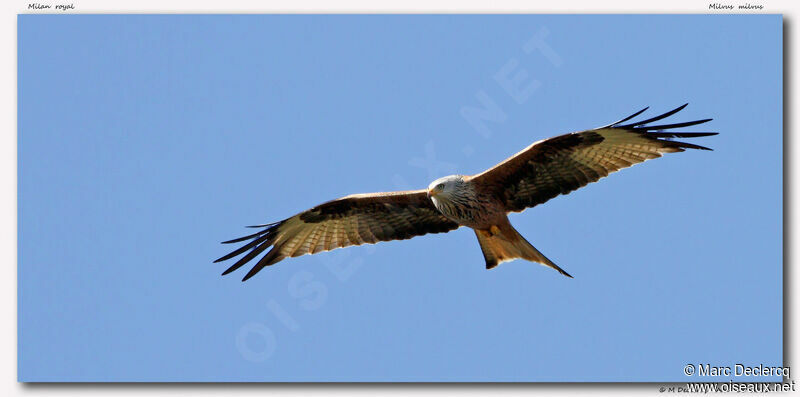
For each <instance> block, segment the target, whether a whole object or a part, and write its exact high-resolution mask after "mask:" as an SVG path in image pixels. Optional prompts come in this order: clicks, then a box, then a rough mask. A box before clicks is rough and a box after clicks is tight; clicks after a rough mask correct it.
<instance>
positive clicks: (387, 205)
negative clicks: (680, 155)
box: [214, 104, 717, 281]
mask: <svg viewBox="0 0 800 397" xmlns="http://www.w3.org/2000/svg"><path fill="white" fill-rule="evenodd" d="M684 107H686V104H685V105H683V106H680V107H678V108H676V109H673V110H671V111H669V112H667V113H664V114H662V115H659V116H656V117H652V118H649V119H646V120H642V121H630V120H632V119H633V118H635V117H636V116H638V115H640V114H641V113H643V112H644V111H645V110H647V109H648V108H644V109H642V110H640V111H638V112H636V113H634V114H633V115H631V116H628V117H626V118H624V119H622V120H620V121H617V122H615V123H611V124H608V125H606V126H603V127H600V128H596V129H592V130H586V131H580V132H573V133H570V134H565V135H560V136H556V137H553V138H549V139H544V140H541V141H538V142H535V143H533V144H532V145H530V146H528V147H527V148H525V149H524V150H522V151H521V152H519V153H517V154H515V155H513V156H511V157H509V158H508V159H506V160H505V161H503V162H501V163H500V164H497V165H496V166H494V167H492V168H490V169H488V170H486V171H484V172H482V173H480V174H477V175H450V176H446V177H443V178H439V179H437V180H435V181H433V182H431V184H430V185H429V186H428V188H427V189H421V190H410V191H400V192H385V193H366V194H353V195H350V196H346V197H342V198H340V199H336V200H333V201H328V202H327V203H323V204H320V205H318V206H316V207H314V208H311V209H309V210H306V211H303V212H301V213H299V214H297V215H294V216H292V217H290V218H287V219H284V220H282V221H280V222H275V223H270V224H264V225H256V226H250V227H252V228H259V229H261V230H259V231H258V232H256V233H254V234H251V235H248V236H244V237H240V238H237V239H233V240H230V241H224V242H223V244H230V243H239V242H244V241H248V240H250V241H248V242H247V243H246V244H245V245H244V246H242V247H240V248H238V249H237V250H235V251H233V252H231V253H229V254H227V255H225V256H223V257H221V258H219V259H217V260H216V261H214V262H215V263H216V262H221V261H225V260H228V259H231V258H234V257H236V256H238V255H241V254H245V255H244V256H243V257H242V258H240V259H239V260H238V261H237V262H236V263H234V264H233V265H232V266H230V267H229V268H228V269H227V270H225V272H223V273H222V274H223V275H226V274H228V273H231V272H233V271H235V270H236V269H238V268H240V267H242V266H243V265H245V264H246V263H248V262H250V261H251V260H253V259H254V258H256V257H257V256H259V255H260V254H261V253H262V252H264V251H265V250H266V249H267V248H271V249H270V250H269V252H267V253H266V254H265V255H264V256H263V257H261V258H260V259H259V260H258V262H256V264H255V266H253V267H252V268H251V269H250V271H249V272H248V273H247V274H246V275H245V276H244V278H243V279H242V281H245V280H247V279H249V278H250V277H253V275H255V274H256V273H258V272H259V271H260V270H261V269H263V268H264V267H266V266H270V265H274V264H275V263H277V262H280V261H281V260H283V259H285V258H289V257H296V256H301V255H306V254H316V253H318V252H323V251H330V250H333V249H336V248H342V247H347V246H351V245H361V244H374V243H377V242H379V241H390V240H405V239H409V238H412V237H415V236H421V235H424V234H428V233H444V232H449V231H451V230H455V229H457V228H459V227H461V226H466V227H469V228H472V229H473V230H474V231H475V236H477V238H478V244H479V245H480V247H481V251H482V252H483V257H484V260H485V261H486V268H487V269H491V268H494V267H495V266H497V265H498V264H499V263H502V262H506V261H510V260H513V259H516V258H521V259H525V260H528V261H532V262H537V263H540V264H542V265H544V266H548V267H551V268H553V269H555V270H557V271H558V272H559V273H561V274H563V275H564V276H567V277H570V278H571V277H572V276H570V275H569V274H568V273H567V272H565V271H564V270H563V269H561V268H560V267H558V266H557V265H556V264H555V263H553V262H552V261H551V260H550V259H547V257H545V256H544V255H543V254H542V253H541V252H539V250H537V249H536V248H534V246H533V245H531V243H529V242H528V241H527V240H525V238H524V237H522V235H520V234H519V232H517V230H516V229H514V227H513V226H511V223H509V221H508V217H507V215H508V213H510V212H519V211H522V210H524V209H526V208H530V207H535V206H537V205H539V204H542V203H544V202H546V201H548V200H550V199H551V198H554V197H556V196H558V195H560V194H568V193H570V192H572V191H573V190H576V189H578V188H580V187H583V186H586V184H588V183H590V182H596V181H597V180H599V179H600V178H603V177H605V176H607V175H608V174H610V173H612V172H615V171H617V170H620V169H622V168H626V167H630V166H631V165H634V164H637V163H641V162H643V161H645V160H649V159H654V158H657V157H661V155H662V153H674V152H682V151H684V150H685V149H702V150H711V149H709V148H707V147H703V146H699V145H695V144H692V143H686V142H679V141H675V140H673V138H696V137H702V136H709V135H716V134H717V133H716V132H672V130H674V129H676V128H682V127H689V126H693V125H698V124H702V123H705V122H707V121H710V120H711V119H703V120H696V121H688V122H683V123H674V124H658V125H653V123H655V122H656V121H659V120H662V119H665V118H667V117H669V116H672V115H673V114H675V113H677V112H679V111H681V110H682V109H683V108H684Z"/></svg>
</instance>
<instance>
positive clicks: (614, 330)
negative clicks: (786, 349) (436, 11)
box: [18, 15, 783, 382]
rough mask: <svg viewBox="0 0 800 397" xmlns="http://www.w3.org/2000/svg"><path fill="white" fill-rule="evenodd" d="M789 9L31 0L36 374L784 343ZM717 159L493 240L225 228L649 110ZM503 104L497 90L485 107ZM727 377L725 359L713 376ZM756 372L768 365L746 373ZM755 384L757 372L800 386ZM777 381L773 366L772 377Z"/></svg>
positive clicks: (352, 365)
mask: <svg viewBox="0 0 800 397" xmlns="http://www.w3.org/2000/svg"><path fill="white" fill-rule="evenodd" d="M781 35H782V20H781V17H780V16H727V15H726V16H723V15H717V16H685V15H684V16H674V15H673V16H610V15H603V16H500V15H498V16H255V15H253V16H214V15H202V16H199V15H196V16H179V15H164V16H128V15H81V16H63V15H62V16H54V15H22V16H20V17H19V54H18V55H19V85H18V88H19V157H18V158H19V189H18V191H19V269H18V277H19V288H18V289H19V318H18V324H19V373H18V377H19V380H22V381H310V380H318V381H675V382H684V381H691V380H695V381H697V380H703V379H712V378H698V377H697V376H696V375H695V376H693V377H687V376H685V375H684V373H683V371H684V367H685V366H686V364H694V365H698V364H710V365H712V366H729V367H734V365H735V364H737V363H741V364H744V365H746V366H757V365H759V364H763V365H765V366H775V365H780V364H781V363H782V348H783V343H782V339H783V335H782V316H781V313H782V303H781V298H782V270H781V258H782V248H781V240H782V220H781V219H782V198H781V197H782V186H781V180H782V172H781V164H782V124H781V123H782V109H781V107H782V100H781V97H782V79H781V74H782V61H781V57H782V55H781V54H782V53H781V48H782V43H781ZM685 102H689V103H690V104H689V106H688V107H687V108H686V109H685V110H684V111H683V112H681V113H679V114H678V115H676V116H673V118H671V119H670V120H672V121H674V122H679V121H689V120H695V119H699V118H706V117H711V118H714V121H712V122H710V123H707V124H705V125H702V126H699V127H694V129H690V130H694V131H709V130H710V131H718V132H720V135H718V136H714V137H708V138H701V139H699V140H697V141H693V142H695V143H699V144H701V145H706V146H710V147H712V148H714V150H715V151H713V152H699V151H692V152H686V153H679V154H674V155H667V156H666V157H664V158H661V159H658V160H655V161H649V162H647V163H645V164H641V165H637V166H635V167H633V168H630V169H625V170H622V171H621V172H619V173H616V174H613V175H611V176H610V177H608V178H606V179H603V180H601V182H600V183H596V184H591V185H589V186H587V187H585V188H583V189H581V190H579V191H577V192H573V193H572V194H570V195H568V196H561V197H558V198H556V199H553V200H551V201H550V202H548V203H546V204H545V205H542V206H539V207H536V208H534V209H529V210H527V211H526V212H524V213H521V214H513V215H511V217H510V218H511V221H512V223H513V224H514V225H515V226H516V228H517V229H518V230H519V231H520V233H522V235H524V236H525V237H526V238H527V239H528V240H529V241H530V242H531V243H533V245H535V246H536V247H537V248H538V249H539V250H541V251H542V252H543V253H544V254H545V255H547V256H548V257H549V258H550V259H552V260H553V261H554V262H555V263H557V264H558V265H560V266H561V267H563V268H564V269H565V270H566V271H568V272H569V273H571V274H572V275H573V276H575V278H574V279H568V278H566V277H563V276H561V275H559V274H558V273H557V272H555V271H553V270H552V269H548V268H545V267H542V266H539V265H536V264H533V263H530V262H525V261H514V262H509V263H504V264H501V265H500V266H499V267H498V268H496V269H494V270H491V271H487V270H486V269H485V268H484V260H483V256H482V254H481V251H480V249H479V247H478V243H477V241H476V239H475V236H474V234H473V233H472V232H471V231H470V230H468V229H465V228H462V229H459V230H457V231H454V232H451V233H448V234H436V235H428V236H423V237H417V238H414V239H412V240H407V241H401V242H391V243H381V244H377V245H374V246H363V247H354V248H348V249H345V250H337V251H334V252H330V253H324V254H320V255H313V256H304V257H300V258H293V259H290V260H285V261H283V262H280V263H278V264H277V265H276V266H273V267H271V268H267V269H265V270H263V271H262V272H261V273H259V274H258V275H257V276H256V277H254V278H252V279H250V280H249V281H247V282H246V283H242V282H241V281H240V280H241V278H242V276H244V274H245V273H246V270H245V269H242V270H240V271H238V272H236V273H234V274H232V275H229V276H225V277H220V273H221V272H222V271H223V270H225V268H227V264H226V263H221V264H213V263H212V261H213V260H214V259H216V258H218V257H220V256H222V255H224V254H226V253H227V252H229V250H230V249H231V248H232V247H230V246H223V245H220V244H219V242H220V241H223V240H227V239H231V238H235V237H239V236H242V235H244V234H245V233H248V232H252V230H251V229H244V228H243V226H245V225H251V224H257V223H267V222H272V221H278V220H281V219H284V218H286V217H289V216H291V215H293V214H295V213H297V212H299V211H302V210H305V209H307V208H310V207H312V206H314V205H316V204H318V203H321V202H323V201H327V200H330V199H334V198H337V197H340V196H344V195H347V194H351V193H361V192H375V191H389V190H399V189H406V188H422V187H425V186H427V185H428V183H429V182H430V181H432V180H433V179H436V178H438V177H440V176H444V175H448V174H452V173H462V174H472V173H477V172H480V171H482V170H484V169H485V168H488V167H490V166H492V165H494V164H495V163H497V162H499V161H501V160H503V159H505V158H506V157H508V156H510V155H512V154H514V153H516V152H517V151H519V150H521V149H522V148H524V147H525V146H527V145H529V144H530V143H532V142H534V141H536V140H539V139H543V138H547V137H550V136H554V135H558V134H562V133H566V132H570V131H576V130H581V129H589V128H593V127H598V126H601V125H604V124H607V123H610V122H612V121H616V120H618V119H620V118H623V117H625V116H627V115H629V114H631V113H633V112H635V111H637V110H639V109H641V108H643V107H644V106H650V107H651V110H650V111H649V112H648V113H647V114H646V115H645V116H647V115H651V116H652V115H655V114H658V113H657V112H663V111H667V110H670V109H672V108H674V107H676V106H678V105H681V104H683V103H685ZM481 109H483V110H481ZM713 379H726V380H727V379H729V377H723V378H713ZM736 379H737V380H745V379H743V378H736ZM775 379H776V378H774V377H772V378H766V379H765V378H759V379H757V380H761V381H763V380H775ZM750 380H752V378H750Z"/></svg>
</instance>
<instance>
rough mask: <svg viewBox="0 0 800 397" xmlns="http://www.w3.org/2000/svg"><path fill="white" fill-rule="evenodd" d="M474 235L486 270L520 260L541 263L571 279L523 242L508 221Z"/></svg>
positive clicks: (531, 246) (477, 231)
mask: <svg viewBox="0 0 800 397" xmlns="http://www.w3.org/2000/svg"><path fill="white" fill-rule="evenodd" d="M475 235H476V236H478V243H479V244H480V245H481V251H483V257H484V259H486V268H487V269H491V268H493V267H495V266H497V265H498V264H500V263H502V262H506V261H510V260H513V259H516V258H521V259H525V260H529V261H531V262H536V263H541V264H542V265H544V266H547V267H551V268H553V269H556V270H558V272H559V273H561V274H563V275H565V276H567V277H569V278H572V276H570V275H569V273H567V272H565V271H564V269H562V268H560V267H558V265H556V264H555V263H553V261H551V260H550V259H547V257H546V256H544V255H542V253H541V252H539V250H537V249H536V248H535V247H534V246H533V245H531V243H529V242H528V240H525V237H522V235H521V234H519V232H517V230H516V229H514V227H513V226H511V223H509V222H508V221H506V222H505V224H501V225H499V226H492V227H491V228H490V229H488V230H475Z"/></svg>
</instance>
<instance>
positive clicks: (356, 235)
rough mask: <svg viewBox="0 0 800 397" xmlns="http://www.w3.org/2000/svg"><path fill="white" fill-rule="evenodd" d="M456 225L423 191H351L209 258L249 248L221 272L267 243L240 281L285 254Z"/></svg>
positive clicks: (438, 230)
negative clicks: (258, 257)
mask: <svg viewBox="0 0 800 397" xmlns="http://www.w3.org/2000/svg"><path fill="white" fill-rule="evenodd" d="M458 226H459V225H458V224H457V223H455V222H453V221H450V220H449V219H447V218H445V217H444V216H443V215H442V214H440V213H439V211H438V210H436V208H435V207H434V206H433V203H431V201H430V199H428V197H427V195H426V191H424V190H415V191H404V192H391V193H369V194H356V195H351V196H347V197H343V198H340V199H337V200H333V201H329V202H327V203H324V204H320V205H318V206H316V207H314V208H312V209H310V210H308V211H304V212H301V213H299V214H297V215H295V216H293V217H291V218H288V219H285V220H283V221H280V222H277V223H273V224H268V225H258V226H254V227H263V229H262V230H261V231H259V232H257V233H254V234H251V235H249V236H245V237H241V238H237V239H234V240H230V241H225V242H224V243H225V244H227V243H237V242H241V241H246V240H252V241H250V242H248V243H247V244H246V245H244V246H243V247H240V248H239V249H237V250H236V251H233V252H231V253H230V254H228V255H225V256H223V257H222V258H219V259H217V260H216V261H214V262H215V263H216V262H220V261H224V260H227V259H231V258H233V257H235V256H237V255H240V254H243V253H245V252H247V251H249V252H247V254H246V255H245V256H243V257H242V258H241V259H239V261H237V262H236V263H234V264H233V266H231V267H229V268H228V270H226V271H225V272H224V273H222V274H223V275H225V274H228V273H230V272H232V271H234V270H236V269H238V268H240V267H242V266H243V265H244V264H245V263H247V262H249V261H250V260H252V259H253V258H255V257H256V256H258V255H259V254H261V253H262V252H264V250H266V249H267V248H269V247H272V249H271V250H270V251H269V252H268V253H267V254H266V255H264V256H263V257H262V258H261V259H260V260H259V261H258V263H256V265H255V266H253V268H252V269H250V272H248V273H247V275H246V276H244V279H242V281H245V280H247V279H248V278H250V277H252V276H253V275H254V274H256V273H258V271H259V270H261V269H263V268H264V267H265V266H270V265H272V264H275V263H276V262H279V261H280V260H282V259H284V258H287V257H294V256H300V255H305V254H316V253H318V252H322V251H330V250H332V249H336V248H342V247H347V246H351V245H361V244H365V243H367V244H374V243H377V242H379V241H389V240H405V239H409V238H412V237H414V236H421V235H423V234H427V233H442V232H448V231H450V230H453V229H456V228H458Z"/></svg>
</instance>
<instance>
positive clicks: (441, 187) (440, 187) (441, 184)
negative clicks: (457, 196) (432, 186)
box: [436, 183, 444, 190]
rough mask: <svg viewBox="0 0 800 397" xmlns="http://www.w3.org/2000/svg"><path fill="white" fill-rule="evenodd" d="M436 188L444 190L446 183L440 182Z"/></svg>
mask: <svg viewBox="0 0 800 397" xmlns="http://www.w3.org/2000/svg"><path fill="white" fill-rule="evenodd" d="M436 188H437V189H439V190H444V183H440V184H438V185H436Z"/></svg>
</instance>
